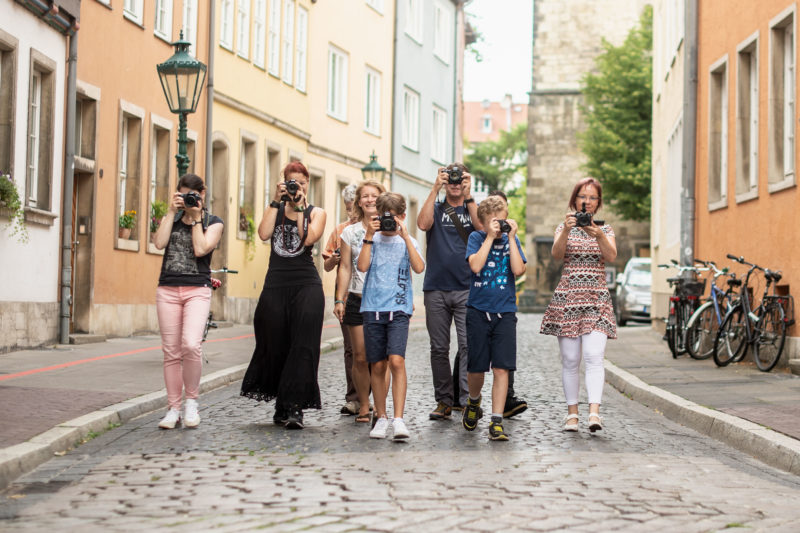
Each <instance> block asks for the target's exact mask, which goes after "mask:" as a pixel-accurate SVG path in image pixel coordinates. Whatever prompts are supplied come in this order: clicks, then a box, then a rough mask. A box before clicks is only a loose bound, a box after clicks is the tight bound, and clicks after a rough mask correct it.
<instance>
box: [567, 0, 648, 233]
mask: <svg viewBox="0 0 800 533" xmlns="http://www.w3.org/2000/svg"><path fill="white" fill-rule="evenodd" d="M603 48H604V49H605V51H604V52H603V53H602V54H600V55H599V56H598V57H597V58H596V59H595V66H596V67H597V69H596V72H592V73H589V74H587V75H585V76H584V77H583V80H582V85H583V87H582V92H583V96H584V99H585V102H584V105H582V106H581V110H582V112H583V114H584V118H585V119H586V123H587V128H586V130H585V131H584V132H583V133H581V134H580V137H579V140H580V147H581V150H582V151H583V153H584V154H585V155H586V157H587V159H588V161H587V162H586V164H585V165H584V166H583V169H584V171H586V172H587V173H588V175H590V176H593V177H595V178H597V179H598V180H600V182H601V183H602V184H603V190H604V193H605V194H604V197H605V201H606V203H607V205H608V206H609V207H610V208H611V210H612V211H614V212H615V213H617V214H618V215H620V217H622V218H623V219H625V220H636V221H648V220H649V219H650V182H651V162H650V146H651V126H652V92H653V89H652V50H653V8H652V6H647V7H646V8H645V10H644V12H643V13H642V16H641V18H640V20H639V25H638V26H637V27H635V28H633V29H632V30H631V31H630V32H629V33H628V36H627V38H626V39H625V42H624V43H623V44H622V45H621V46H613V45H611V44H610V43H608V42H607V41H605V40H604V41H603Z"/></svg>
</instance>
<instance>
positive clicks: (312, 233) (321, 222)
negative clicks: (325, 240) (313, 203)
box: [300, 207, 328, 246]
mask: <svg viewBox="0 0 800 533" xmlns="http://www.w3.org/2000/svg"><path fill="white" fill-rule="evenodd" d="M309 216H310V218H311V222H310V223H309V225H308V235H307V236H306V240H305V241H304V243H305V245H306V246H311V245H313V244H314V243H316V242H317V241H318V240H320V239H321V238H322V234H323V233H324V232H325V221H326V220H327V218H328V213H326V212H325V210H324V209H322V208H321V207H315V208H314V209H313V211H311V214H310V215H309ZM301 233H302V230H301ZM300 238H301V239H302V238H303V236H302V235H301V236H300Z"/></svg>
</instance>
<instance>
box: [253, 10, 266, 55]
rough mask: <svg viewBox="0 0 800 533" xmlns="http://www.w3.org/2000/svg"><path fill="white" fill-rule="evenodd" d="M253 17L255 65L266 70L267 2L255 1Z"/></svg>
mask: <svg viewBox="0 0 800 533" xmlns="http://www.w3.org/2000/svg"><path fill="white" fill-rule="evenodd" d="M255 1H256V10H255V16H254V17H253V64H255V65H256V66H257V67H261V68H264V38H265V37H266V31H267V0H255Z"/></svg>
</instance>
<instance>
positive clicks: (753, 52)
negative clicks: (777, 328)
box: [694, 0, 800, 361]
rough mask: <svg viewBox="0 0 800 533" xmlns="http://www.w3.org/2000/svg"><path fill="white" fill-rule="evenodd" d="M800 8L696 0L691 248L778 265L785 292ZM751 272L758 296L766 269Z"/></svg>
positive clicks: (790, 268) (791, 251)
mask: <svg viewBox="0 0 800 533" xmlns="http://www.w3.org/2000/svg"><path fill="white" fill-rule="evenodd" d="M797 17H798V9H797V4H796V3H795V2H790V1H788V0H760V1H759V2H753V1H751V0H709V1H704V2H699V18H698V46H697V49H698V84H697V143H696V146H697V159H696V169H695V170H696V176H697V178H696V188H695V197H696V207H695V214H696V223H695V250H694V255H695V257H697V258H700V259H705V260H713V261H715V262H716V263H717V264H718V265H719V266H720V267H722V266H728V267H730V268H732V269H733V270H734V271H736V272H741V273H742V274H743V273H744V267H743V266H742V265H739V264H738V263H735V262H733V261H731V260H729V259H727V258H726V254H733V255H735V256H743V257H744V258H745V260H747V261H749V262H752V263H756V264H758V265H760V266H763V267H767V268H770V269H776V270H781V271H782V273H783V279H782V280H781V281H780V283H779V285H778V290H779V292H782V293H789V294H792V293H797V292H800V246H798V237H797V234H796V232H795V231H794V230H793V229H792V225H793V224H792V223H793V221H794V220H795V218H796V213H797V208H798V201H800V195H799V194H798V189H797V172H798V164H800V159H799V158H798V156H797V141H796V133H797V126H798V112H797V105H796V102H797V96H798V94H797V87H798V84H797V68H796V65H797V38H796V35H797V32H796V30H797ZM753 279H754V281H755V282H754V283H752V286H753V291H754V294H755V295H756V296H757V299H758V298H760V296H761V293H762V292H763V288H764V277H763V276H762V275H759V276H756V277H754V278H753ZM789 335H790V336H791V337H792V338H790V339H788V342H787V346H786V350H784V353H783V355H782V359H783V360H784V361H785V360H786V359H790V358H796V357H797V353H798V342H797V341H798V339H797V336H798V335H800V331H799V330H798V327H797V326H794V327H792V328H790V329H789Z"/></svg>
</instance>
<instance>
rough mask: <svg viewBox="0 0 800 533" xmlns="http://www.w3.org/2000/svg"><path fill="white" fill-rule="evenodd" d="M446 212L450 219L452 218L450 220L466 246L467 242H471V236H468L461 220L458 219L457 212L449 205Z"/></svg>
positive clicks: (445, 209)
mask: <svg viewBox="0 0 800 533" xmlns="http://www.w3.org/2000/svg"><path fill="white" fill-rule="evenodd" d="M444 212H445V213H447V216H448V217H450V220H451V221H452V222H453V225H454V226H455V227H456V231H458V234H459V235H461V240H463V241H464V244H467V241H468V240H469V235H468V234H467V230H466V229H465V228H464V226H463V225H462V224H461V219H459V218H458V215H457V214H456V210H455V209H453V206H452V205H450V204H447V207H445V208H444Z"/></svg>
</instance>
